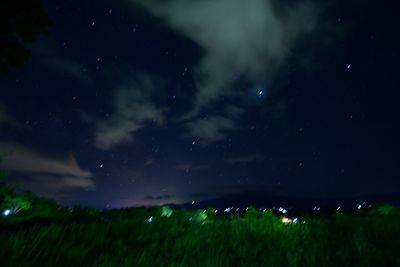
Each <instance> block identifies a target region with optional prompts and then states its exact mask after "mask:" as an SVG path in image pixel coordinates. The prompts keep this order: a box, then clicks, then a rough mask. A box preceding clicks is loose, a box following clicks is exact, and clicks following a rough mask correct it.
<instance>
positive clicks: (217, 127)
mask: <svg viewBox="0 0 400 267" xmlns="http://www.w3.org/2000/svg"><path fill="white" fill-rule="evenodd" d="M186 127H187V130H188V131H187V133H186V135H187V136H190V137H195V138H197V139H198V140H199V143H200V144H203V145H207V144H210V143H212V142H217V141H221V140H223V139H224V138H225V137H226V134H227V133H229V132H230V131H233V130H236V129H237V125H236V122H235V120H234V119H230V118H227V117H223V116H212V117H206V118H200V119H196V120H193V121H191V122H189V123H187V126H186Z"/></svg>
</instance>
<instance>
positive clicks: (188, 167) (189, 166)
mask: <svg viewBox="0 0 400 267" xmlns="http://www.w3.org/2000/svg"><path fill="white" fill-rule="evenodd" d="M174 168H175V169H177V170H179V171H184V172H189V171H203V170H207V169H209V168H210V166H209V165H206V164H201V165H198V164H193V163H183V164H178V165H175V166H174Z"/></svg>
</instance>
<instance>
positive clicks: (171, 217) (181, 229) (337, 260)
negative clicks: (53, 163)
mask: <svg viewBox="0 0 400 267" xmlns="http://www.w3.org/2000/svg"><path fill="white" fill-rule="evenodd" d="M67 213H68V214H67ZM283 216H288V217H290V215H283V214H276V213H273V212H271V211H269V210H267V211H265V212H262V211H261V212H260V211H256V210H255V209H250V210H249V211H248V212H247V213H246V214H243V215H238V214H225V213H223V214H221V215H216V214H215V213H214V212H213V211H212V210H211V209H209V210H207V211H205V212H204V211H200V210H199V211H186V210H180V209H176V210H173V212H172V210H168V211H167V213H166V212H165V210H164V209H161V208H158V209H141V208H137V209H125V210H110V211H105V212H101V213H100V212H96V211H94V210H85V209H80V210H74V211H69V212H66V213H63V212H60V214H59V215H57V216H54V217H52V218H34V217H31V218H29V217H23V216H22V215H20V219H19V220H17V218H13V219H12V218H3V219H2V221H1V230H0V266H21V267H22V266H70V267H72V266H400V217H399V216H398V214H397V213H396V214H376V213H375V214H373V213H372V214H371V213H370V212H364V213H359V214H343V213H339V212H336V211H332V212H328V213H324V215H316V214H308V215H307V214H304V216H302V217H301V218H300V217H299V219H298V220H297V221H295V222H296V223H294V222H291V223H283ZM292 218H293V217H292Z"/></svg>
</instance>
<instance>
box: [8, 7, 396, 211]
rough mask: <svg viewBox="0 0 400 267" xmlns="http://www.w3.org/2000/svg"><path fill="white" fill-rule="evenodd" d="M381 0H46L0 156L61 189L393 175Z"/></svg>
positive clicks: (30, 181)
mask: <svg viewBox="0 0 400 267" xmlns="http://www.w3.org/2000/svg"><path fill="white" fill-rule="evenodd" d="M393 3H394V1H393V2H391V1H361V0H360V1H344V0H343V1H334V0H329V1H305V0H304V1H291V0H285V1H282V0H279V1H278V0H247V1H244V0H243V1H242V0H204V1H194V0H192V1H190V0H186V1H185V0H168V1H156V0H126V1H110V0H98V1H94V0H91V1H72V0H70V1H66V0H51V1H50V0H48V1H45V2H44V3H43V4H44V8H45V11H46V13H47V14H48V16H49V17H50V19H51V21H52V26H51V27H50V30H49V33H48V34H47V35H40V36H39V37H38V39H37V40H36V41H35V42H33V43H31V44H30V45H29V48H30V50H31V56H30V58H29V60H28V61H27V62H26V63H25V64H24V65H23V66H22V67H20V68H13V69H11V70H10V71H9V72H8V73H7V74H5V75H2V76H0V152H1V155H2V158H3V162H2V163H1V165H0V168H1V169H3V170H6V171H7V172H8V173H9V176H8V178H7V181H9V182H10V183H12V184H13V185H14V186H16V187H17V188H19V189H22V190H31V191H33V192H34V193H36V194H39V195H42V196H46V197H51V198H54V199H56V200H57V201H58V202H59V203H61V204H80V205H89V206H96V207H122V206H135V205H153V204H154V205H157V204H160V203H184V202H191V201H193V200H195V201H200V200H203V199H209V198H214V197H218V196H222V195H225V194H230V193H234V192H241V191H252V190H257V191H262V192H265V195H280V196H302V197H316V198H326V197H343V196H358V195H362V194H372V193H388V192H399V191H400V171H399V169H400V168H399V159H400V156H399V153H400V152H399V151H400V139H399V136H400V125H399V122H400V120H399V115H400V112H399V111H400V107H399V104H398V103H399V97H400V92H399V89H400V86H399V84H400V73H399V71H400V68H399V63H400V55H399V47H400V41H399V40H400V39H399V38H400V36H399V33H400V31H399V29H398V25H400V18H399V16H398V11H397V10H398V9H397V8H396V7H395V5H394V4H393Z"/></svg>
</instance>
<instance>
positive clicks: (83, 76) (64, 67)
mask: <svg viewBox="0 0 400 267" xmlns="http://www.w3.org/2000/svg"><path fill="white" fill-rule="evenodd" d="M47 63H48V65H49V66H50V67H52V68H53V69H55V70H58V71H59V72H60V73H63V74H65V75H68V76H69V77H72V78H74V79H76V80H77V81H80V82H82V83H84V84H89V83H91V82H92V80H91V78H90V77H89V75H88V74H87V72H86V71H85V67H84V66H83V65H81V64H80V63H78V62H76V61H73V60H69V59H64V58H61V57H58V58H53V59H50V60H48V61H47Z"/></svg>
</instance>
